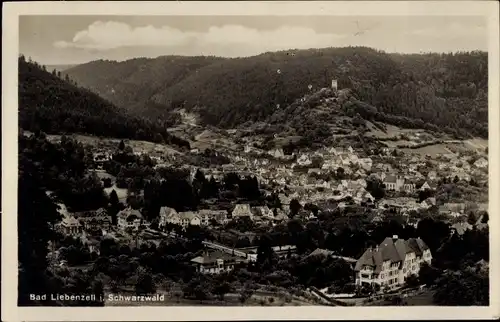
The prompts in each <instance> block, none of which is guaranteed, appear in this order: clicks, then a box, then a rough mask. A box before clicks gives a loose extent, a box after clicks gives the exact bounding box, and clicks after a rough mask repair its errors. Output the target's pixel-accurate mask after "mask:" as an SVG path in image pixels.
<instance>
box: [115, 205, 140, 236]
mask: <svg viewBox="0 0 500 322" xmlns="http://www.w3.org/2000/svg"><path fill="white" fill-rule="evenodd" d="M116 217H117V220H118V228H119V229H122V230H125V229H127V228H134V229H139V227H140V226H141V224H142V222H143V217H142V214H141V213H140V211H139V210H136V209H132V208H131V207H128V208H126V209H123V210H122V211H120V212H119V213H118V214H117V215H116Z"/></svg>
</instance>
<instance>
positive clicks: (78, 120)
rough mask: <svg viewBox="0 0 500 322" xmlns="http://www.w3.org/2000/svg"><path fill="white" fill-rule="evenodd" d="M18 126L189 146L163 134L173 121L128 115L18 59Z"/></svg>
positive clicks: (56, 73)
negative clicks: (152, 119)
mask: <svg viewBox="0 0 500 322" xmlns="http://www.w3.org/2000/svg"><path fill="white" fill-rule="evenodd" d="M18 87H19V126H20V127H21V128H22V129H24V130H28V131H33V132H35V131H37V130H41V131H43V132H45V133H49V134H63V133H85V134H90V135H96V136H106V137H117V138H130V139H138V140H147V141H153V142H167V143H173V144H177V145H181V146H182V145H189V144H188V143H187V142H185V141H183V140H181V139H178V138H176V137H175V136H173V135H171V134H170V133H168V132H167V131H166V128H167V127H168V126H169V125H171V124H172V123H173V122H174V121H169V120H165V119H163V120H156V121H151V120H148V119H144V118H141V117H139V116H133V115H130V113H128V112H127V111H126V110H124V109H121V108H118V107H116V106H114V105H113V104H112V103H110V102H109V101H107V100H105V99H103V98H101V97H100V96H98V95H97V94H95V93H93V92H91V91H89V90H87V89H84V88H81V87H79V86H78V85H77V84H76V83H75V82H74V81H73V80H71V79H70V78H69V77H68V76H67V75H66V76H62V75H61V72H60V71H56V70H55V69H54V70H53V71H52V72H49V71H47V67H46V66H41V65H39V64H38V63H36V62H31V61H26V60H25V57H24V56H20V57H19V84H18Z"/></svg>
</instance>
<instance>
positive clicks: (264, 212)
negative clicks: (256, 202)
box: [254, 206, 274, 220]
mask: <svg viewBox="0 0 500 322" xmlns="http://www.w3.org/2000/svg"><path fill="white" fill-rule="evenodd" d="M254 209H255V210H254V211H255V213H256V214H257V216H261V217H262V218H265V219H271V220H272V219H274V212H273V211H272V210H271V209H269V207H268V206H263V207H255V208H254Z"/></svg>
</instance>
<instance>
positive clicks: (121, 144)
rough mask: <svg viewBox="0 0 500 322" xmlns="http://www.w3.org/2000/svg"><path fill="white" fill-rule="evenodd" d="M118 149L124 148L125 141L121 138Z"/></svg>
mask: <svg viewBox="0 0 500 322" xmlns="http://www.w3.org/2000/svg"><path fill="white" fill-rule="evenodd" d="M118 150H120V151H123V150H125V142H123V140H121V141H120V143H119V144H118Z"/></svg>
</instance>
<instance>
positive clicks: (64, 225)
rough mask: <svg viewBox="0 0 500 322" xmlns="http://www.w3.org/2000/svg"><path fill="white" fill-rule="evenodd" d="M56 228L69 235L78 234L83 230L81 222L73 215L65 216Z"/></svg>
mask: <svg viewBox="0 0 500 322" xmlns="http://www.w3.org/2000/svg"><path fill="white" fill-rule="evenodd" d="M57 228H58V230H59V231H60V232H62V233H63V234H66V235H71V236H75V235H79V234H81V233H82V231H83V227H82V224H81V223H80V221H79V220H78V219H76V218H75V217H73V216H65V217H64V218H63V220H62V221H61V222H60V223H59V224H58V225H57Z"/></svg>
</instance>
